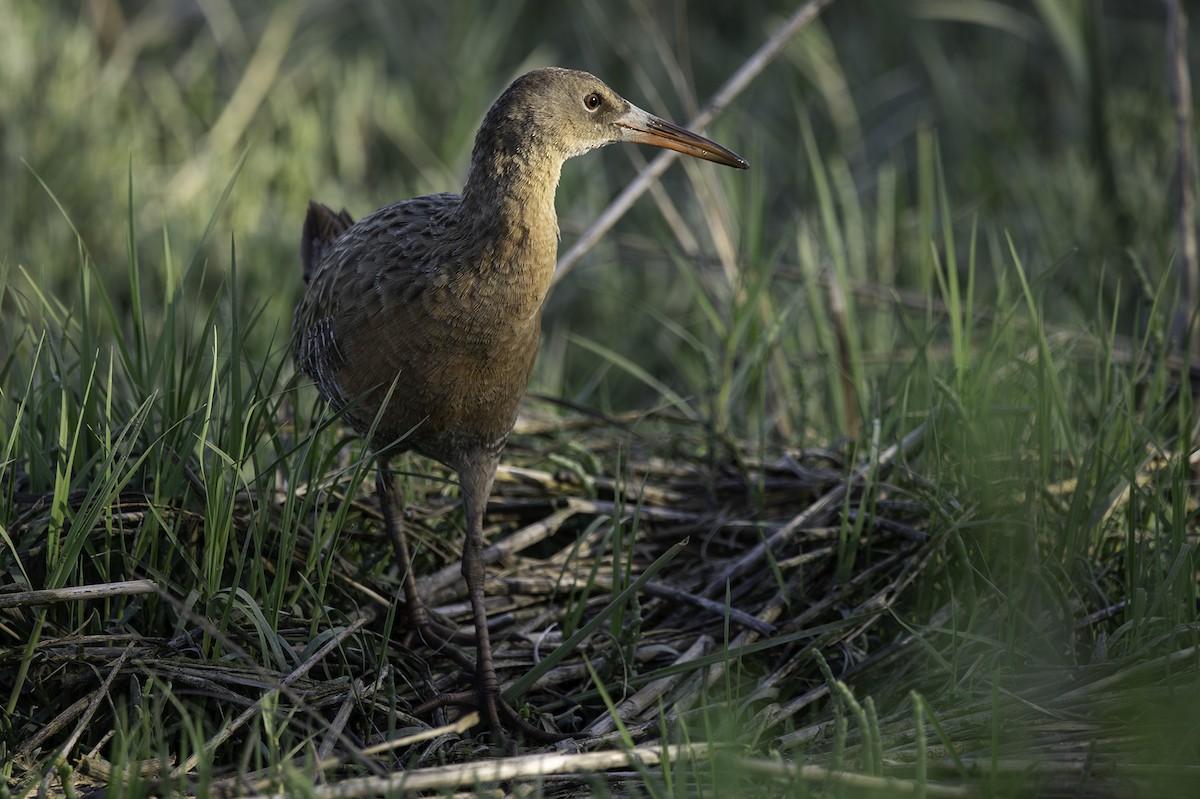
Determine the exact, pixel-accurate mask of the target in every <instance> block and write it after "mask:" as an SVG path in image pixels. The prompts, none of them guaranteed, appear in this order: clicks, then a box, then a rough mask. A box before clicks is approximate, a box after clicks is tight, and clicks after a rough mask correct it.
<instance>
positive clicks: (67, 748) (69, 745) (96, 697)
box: [42, 645, 133, 793]
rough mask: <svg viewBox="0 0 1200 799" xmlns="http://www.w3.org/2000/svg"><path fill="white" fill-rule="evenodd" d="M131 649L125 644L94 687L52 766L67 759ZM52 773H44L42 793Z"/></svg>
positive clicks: (44, 791)
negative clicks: (90, 698) (106, 673)
mask: <svg viewBox="0 0 1200 799" xmlns="http://www.w3.org/2000/svg"><path fill="white" fill-rule="evenodd" d="M132 650H133V646H132V645H130V646H127V647H126V648H125V651H124V652H122V653H121V656H120V657H118V658H117V660H116V662H115V663H113V666H112V670H111V671H109V673H108V677H106V678H105V679H104V684H103V685H101V686H100V687H99V688H98V689H96V692H95V693H94V694H93V695H92V701H91V703H90V704H88V708H87V710H85V711H84V712H83V716H81V717H80V719H79V723H78V724H76V725H75V730H74V731H73V732H72V733H71V735H70V737H69V738H67V742H66V743H64V744H63V745H62V748H61V749H59V750H58V754H57V755H56V756H55V758H54V760H53V761H52V762H51V765H52V766H55V767H56V766H58V765H59V764H60V763H65V762H66V761H67V756H68V755H69V754H71V750H72V749H74V748H75V744H77V743H78V742H79V738H80V737H81V736H82V735H83V732H84V730H86V729H87V726H88V724H90V723H91V721H92V716H94V715H96V708H98V707H100V701H101V700H102V699H104V697H106V696H108V692H109V689H110V688H112V684H113V680H115V679H116V678H117V674H118V673H119V672H120V671H121V667H122V666H124V665H125V660H126V658H128V657H129V653H130V652H131V651H132ZM53 774H54V771H53V770H51V771H50V772H48V773H47V774H46V776H45V778H43V780H42V793H46V792H47V790H46V789H47V788H48V786H49V780H50V777H51V776H52V775H53Z"/></svg>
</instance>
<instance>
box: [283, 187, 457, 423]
mask: <svg viewBox="0 0 1200 799" xmlns="http://www.w3.org/2000/svg"><path fill="white" fill-rule="evenodd" d="M458 201H459V198H458V195H455V194H434V195H428V196H424V197H416V198H413V199H411V200H405V201H403V202H399V203H394V204H392V205H388V206H385V207H383V208H381V209H379V210H378V211H376V212H374V213H372V214H370V215H368V216H366V217H363V219H361V220H360V221H359V222H358V223H357V224H355V225H351V226H349V227H348V228H346V229H345V230H344V231H343V232H341V233H340V235H338V236H337V238H336V239H335V240H333V241H329V239H328V237H327V236H323V235H322V232H323V231H326V232H334V231H336V230H337V228H338V225H339V224H340V223H342V222H344V221H347V220H348V219H349V217H348V216H345V217H343V216H342V215H335V214H333V212H332V211H329V210H328V209H327V208H326V209H325V212H322V211H318V212H317V213H316V217H317V218H316V219H314V218H313V212H312V211H310V215H309V220H307V221H306V224H305V239H304V243H303V244H302V250H305V249H306V252H307V256H308V257H316V258H319V260H317V261H314V262H313V263H312V264H311V266H309V265H307V264H306V266H308V267H309V268H308V288H307V290H306V291H305V294H304V296H303V297H302V298H301V301H300V303H299V304H298V305H297V307H296V316H295V322H294V330H293V334H294V341H293V355H294V357H295V359H296V362H297V364H298V365H299V366H300V368H301V369H302V370H303V371H304V372H305V373H307V374H308V375H309V376H311V377H312V378H313V380H314V381H315V382H316V384H317V389H318V390H319V391H320V393H321V395H322V396H324V397H325V399H326V400H327V401H328V402H329V403H330V405H332V406H333V407H334V408H335V409H341V408H342V407H343V406H345V405H346V404H347V403H348V402H349V401H351V400H353V399H355V398H357V397H360V396H361V395H363V394H365V393H367V392H370V391H372V390H375V389H380V388H381V387H382V389H383V390H386V389H387V388H388V387H389V386H390V385H391V383H392V381H393V380H396V379H397V377H398V378H399V380H400V381H404V380H405V374H404V373H405V371H406V370H405V366H406V364H407V363H409V362H410V360H411V358H412V356H413V354H414V353H419V352H421V351H422V350H423V349H424V348H425V346H426V343H427V342H425V341H424V340H423V339H424V337H425V336H427V335H428V332H427V331H428V318H427V317H428V315H429V314H428V310H427V309H425V308H424V305H425V303H422V302H421V301H420V297H421V295H422V294H424V293H425V292H426V291H427V290H428V289H430V288H431V286H433V284H434V283H435V282H436V280H437V275H438V274H439V272H444V269H439V266H441V265H443V264H445V263H446V262H447V261H448V260H453V259H454V257H455V255H456V251H455V246H454V242H453V241H450V240H448V231H449V230H451V229H452V228H453V226H452V225H451V224H450V218H451V215H452V214H453V212H454V210H455V208H456V206H457V203H458ZM320 207H321V208H325V207H324V206H320ZM326 212H327V213H326ZM310 222H311V223H312V224H311V225H310V224H309V223H310ZM310 233H311V234H312V235H310ZM400 388H407V387H405V386H403V385H401V386H400ZM376 410H377V402H366V403H364V404H363V407H362V408H361V410H359V411H357V412H348V413H347V417H348V418H349V419H350V421H351V422H352V423H354V424H355V426H356V427H359V428H360V429H361V428H364V427H366V426H369V425H370V423H371V421H372V420H373V419H374V414H375V411H376ZM397 421H398V422H402V421H403V420H397Z"/></svg>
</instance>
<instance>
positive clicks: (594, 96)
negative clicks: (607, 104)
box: [583, 92, 604, 111]
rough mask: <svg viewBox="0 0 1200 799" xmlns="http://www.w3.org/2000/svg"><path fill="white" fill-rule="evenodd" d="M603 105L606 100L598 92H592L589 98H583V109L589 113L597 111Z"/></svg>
mask: <svg viewBox="0 0 1200 799" xmlns="http://www.w3.org/2000/svg"><path fill="white" fill-rule="evenodd" d="M602 105H604V98H602V97H601V96H600V95H599V94H598V93H596V92H592V93H591V94H589V95H588V96H587V97H584V98H583V107H584V108H586V109H587V110H589V111H595V110H596V109H597V108H599V107H600V106H602Z"/></svg>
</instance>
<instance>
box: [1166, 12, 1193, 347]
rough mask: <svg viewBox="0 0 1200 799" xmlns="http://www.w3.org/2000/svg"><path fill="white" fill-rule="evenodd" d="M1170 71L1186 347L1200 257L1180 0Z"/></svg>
mask: <svg viewBox="0 0 1200 799" xmlns="http://www.w3.org/2000/svg"><path fill="white" fill-rule="evenodd" d="M1166 8H1167V58H1168V64H1167V73H1168V75H1169V78H1170V80H1169V83H1170V86H1171V107H1172V108H1173V109H1174V112H1175V159H1176V161H1175V163H1176V171H1177V173H1178V174H1177V176H1176V178H1177V180H1178V181H1179V189H1178V194H1177V195H1176V207H1175V219H1176V221H1177V224H1178V225H1179V246H1180V254H1179V259H1178V260H1177V261H1176V263H1177V267H1178V270H1179V287H1180V295H1181V296H1180V306H1179V307H1178V308H1177V309H1176V311H1175V319H1174V320H1173V321H1172V331H1171V332H1172V334H1173V337H1174V339H1175V343H1176V346H1178V347H1179V348H1180V349H1184V344H1185V343H1186V339H1187V330H1188V323H1189V321H1190V317H1191V315H1192V314H1193V313H1194V312H1195V309H1196V283H1197V281H1198V280H1200V274H1198V270H1200V257H1198V256H1197V245H1196V222H1195V215H1196V165H1195V160H1194V157H1193V154H1192V79H1191V76H1190V75H1189V74H1188V63H1187V60H1188V59H1187V14H1186V13H1185V12H1184V10H1183V3H1181V2H1179V0H1166ZM1190 349H1191V353H1192V355H1193V356H1195V355H1196V354H1197V353H1200V326H1193V327H1192V330H1191V347H1190Z"/></svg>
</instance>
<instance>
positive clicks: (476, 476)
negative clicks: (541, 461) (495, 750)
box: [458, 456, 507, 749]
mask: <svg viewBox="0 0 1200 799" xmlns="http://www.w3.org/2000/svg"><path fill="white" fill-rule="evenodd" d="M485 457H486V456H481V457H479V458H477V459H476V458H463V461H464V463H463V464H461V465H460V466H459V470H458V477H459V481H460V482H461V484H462V492H463V505H464V508H465V510H466V514H467V539H466V541H465V543H464V544H463V559H462V574H463V579H464V580H465V581H466V583H467V593H468V595H469V596H470V598H471V616H472V618H473V619H474V621H475V692H476V696H477V697H478V702H479V712H480V715H482V716H483V719H484V720H485V721H486V722H487V724H488V726H489V727H491V729H492V736H493V737H494V739H495V742H496V744H497V745H498V746H499V747H500V748H502V749H504V748H507V737H506V735H505V733H504V728H503V727H502V726H501V724H500V710H499V706H500V704H501V699H500V681H499V679H498V678H497V677H496V666H495V663H494V661H493V660H492V643H491V638H490V637H489V634H488V625H487V608H486V606H485V605H484V596H483V584H484V577H485V573H484V565H483V511H484V507H485V506H486V505H487V498H488V495H489V494H491V492H492V481H493V480H494V479H495V477H496V466H497V465H498V459H497V458H494V457H486V459H485Z"/></svg>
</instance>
